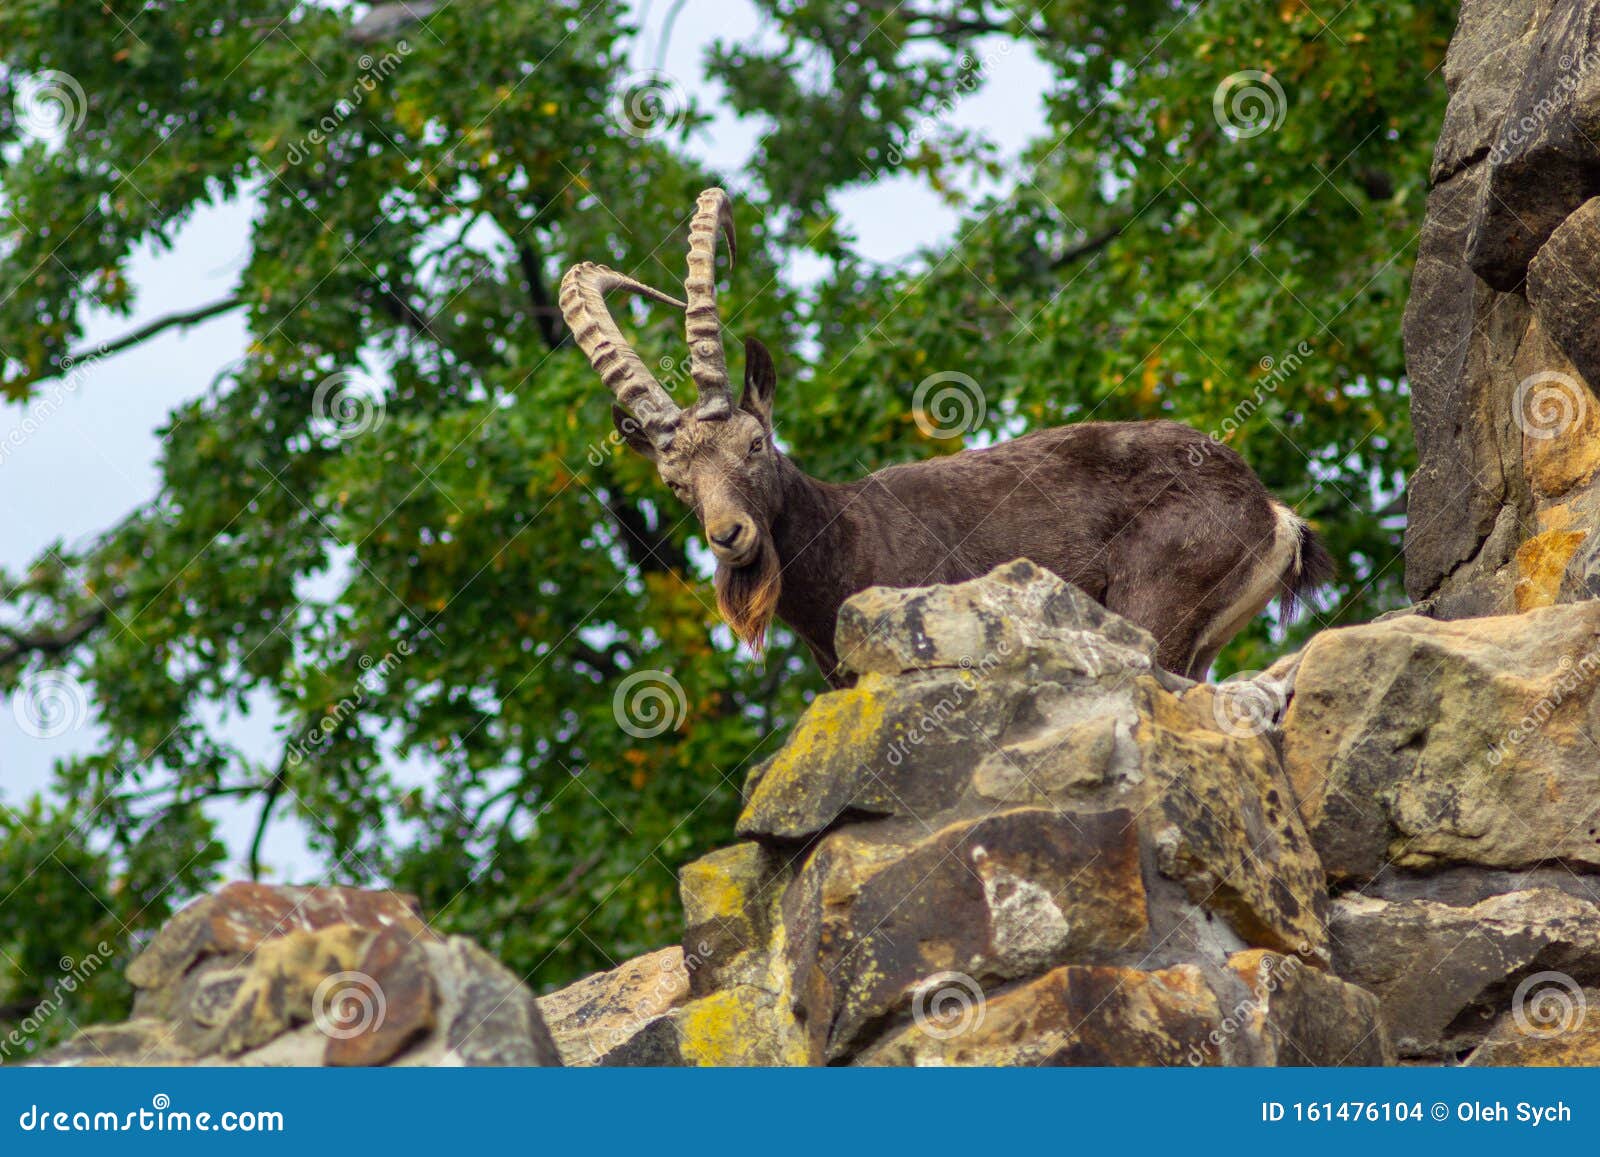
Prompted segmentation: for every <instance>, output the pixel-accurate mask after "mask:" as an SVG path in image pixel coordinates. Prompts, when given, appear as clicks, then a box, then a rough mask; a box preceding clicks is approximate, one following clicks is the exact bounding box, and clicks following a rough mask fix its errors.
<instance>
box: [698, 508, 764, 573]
mask: <svg viewBox="0 0 1600 1157" xmlns="http://www.w3.org/2000/svg"><path fill="white" fill-rule="evenodd" d="M706 541H707V542H708V543H710V545H711V553H712V554H714V555H716V557H717V561H718V562H720V563H721V564H722V565H723V566H731V567H741V566H747V565H749V564H750V563H751V562H753V561H754V560H755V557H756V554H757V552H758V551H759V549H760V547H761V532H760V531H759V530H758V529H756V524H755V520H754V519H753V518H751V517H750V516H749V515H748V514H730V515H725V516H724V517H722V518H718V519H714V520H713V521H711V522H709V523H707V524H706Z"/></svg>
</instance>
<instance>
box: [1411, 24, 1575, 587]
mask: <svg viewBox="0 0 1600 1157" xmlns="http://www.w3.org/2000/svg"><path fill="white" fill-rule="evenodd" d="M1444 73H1445V80H1446V83H1447V84H1448V86H1449V90H1450V103H1449V107H1448V111H1447V113H1446V116H1445V123H1444V128H1443V132H1442V133H1441V135H1440V137H1439V142H1438V147H1437V149H1436V150H1435V154H1434V163H1433V169H1432V185H1433V188H1432V192H1431V195H1430V197H1429V201H1428V212H1427V220H1426V224H1425V226H1424V228H1423V231H1422V238H1421V243H1420V248H1419V251H1418V255H1417V264H1416V271H1415V273H1414V275H1413V279H1412V287H1411V298H1410V304H1409V306H1408V309H1407V312H1406V326H1405V336H1406V363H1407V369H1408V376H1409V379H1410V383H1411V390H1412V405H1411V412H1412V425H1413V428H1414V430H1415V433H1416V439H1417V454H1418V469H1417V471H1416V472H1415V474H1414V475H1413V476H1412V479H1411V482H1410V487H1409V496H1408V501H1409V514H1408V520H1407V531H1406V587H1407V590H1408V591H1409V592H1410V594H1411V596H1412V598H1414V599H1417V600H1419V601H1420V600H1427V602H1428V604H1429V606H1430V607H1431V613H1432V614H1434V615H1435V616H1436V617H1440V618H1461V617H1466V616H1471V615H1485V614H1498V613H1506V612H1510V611H1515V610H1528V609H1531V608H1533V607H1539V606H1547V605H1549V604H1551V603H1554V602H1568V601H1572V600H1574V599H1578V598H1590V597H1593V596H1595V595H1596V594H1600V536H1594V535H1592V534H1591V532H1592V531H1594V530H1595V529H1596V527H1597V526H1600V485H1597V483H1596V480H1595V472H1596V468H1597V467H1600V410H1597V407H1596V399H1595V396H1594V390H1595V388H1596V387H1597V386H1600V296H1597V295H1596V293H1595V290H1594V286H1595V285H1596V283H1597V281H1600V198H1597V196H1596V195H1597V194H1600V9H1597V8H1596V6H1595V5H1594V4H1593V3H1592V0H1464V3H1463V4H1462V6H1461V19H1460V24H1459V26H1458V29H1457V32H1456V35H1455V38H1454V40H1453V41H1452V42H1451V45H1450V52H1449V56H1448V58H1447V59H1446V62H1445V67H1444Z"/></svg>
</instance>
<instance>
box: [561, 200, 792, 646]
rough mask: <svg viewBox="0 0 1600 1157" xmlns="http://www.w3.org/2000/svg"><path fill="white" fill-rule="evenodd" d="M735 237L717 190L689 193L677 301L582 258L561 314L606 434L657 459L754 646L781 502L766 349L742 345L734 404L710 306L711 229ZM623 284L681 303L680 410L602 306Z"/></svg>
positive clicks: (768, 595) (763, 625)
mask: <svg viewBox="0 0 1600 1157" xmlns="http://www.w3.org/2000/svg"><path fill="white" fill-rule="evenodd" d="M719 232H720V233H722V234H723V236H725V237H726V238H727V242H728V255H729V259H730V263H731V261H732V258H733V256H734V253H735V247H736V243H735V240H734V232H733V210H732V206H731V205H730V203H729V201H728V195H727V194H726V193H725V192H723V191H722V190H721V189H707V190H706V191H705V192H704V193H701V194H700V199H699V201H698V203H697V205H696V208H695V214H694V218H693V220H692V221H691V222H690V224H689V273H688V277H687V278H686V279H685V281H684V297H685V298H686V299H687V304H685V303H684V302H680V301H677V300H676V299H674V298H672V297H669V296H667V295H666V294H664V293H661V292H659V291H658V290H655V289H652V288H650V287H649V286H647V285H644V284H642V283H641V282H638V281H635V280H633V279H632V278H629V277H624V276H623V275H622V274H620V273H616V272H613V271H612V270H610V269H606V268H605V267H604V266H600V265H595V264H593V263H590V262H585V263H584V264H582V265H576V266H574V267H573V268H571V269H569V270H568V271H567V275H566V276H565V277H564V278H563V279H562V282H561V310H562V313H563V314H564V315H565V317H566V319H567V325H568V326H570V327H571V329H572V334H573V337H574V338H575V339H576V341H577V343H578V346H579V348H580V349H582V350H583V352H584V354H585V355H587V357H588V358H589V362H590V364H592V365H593V366H594V368H595V369H596V370H597V371H598V372H599V374H600V377H601V380H602V381H604V382H605V384H606V386H607V387H608V388H609V389H610V390H611V392H612V393H613V394H614V395H616V399H617V402H618V403H619V404H616V405H613V406H612V407H611V414H612V419H613V421H615V423H616V427H617V432H618V433H619V434H620V435H621V436H622V438H623V440H624V441H626V442H627V444H628V445H629V446H630V447H632V448H633V449H634V450H636V451H637V452H638V453H640V454H642V455H644V456H645V457H646V458H649V459H650V460H651V461H652V462H654V463H655V465H656V471H657V473H659V474H660V475H661V480H662V481H663V482H665V483H666V484H667V485H668V486H669V487H671V489H672V492H673V493H674V494H675V495H677V496H678V498H679V499H681V500H682V501H683V502H684V503H685V504H686V505H688V506H689V508H690V509H691V510H693V511H694V515H695V517H696V518H697V519H699V521H700V525H701V527H702V528H703V529H704V530H705V535H706V542H707V543H708V544H709V546H710V547H711V552H712V554H713V555H714V556H715V557H716V560H717V574H716V588H717V606H718V609H719V610H721V612H722V615H723V617H724V618H726V619H727V620H728V623H729V625H730V626H731V627H732V628H733V630H734V632H735V633H736V634H737V635H738V636H739V637H740V638H741V639H743V640H744V641H745V643H747V644H748V645H749V646H750V647H751V648H752V649H753V650H760V648H761V646H762V644H763V641H764V639H765V636H766V631H767V626H768V624H769V623H770V622H771V621H772V615H773V612H774V611H775V610H776V609H777V603H778V592H779V583H780V575H781V567H780V565H779V562H778V552H777V548H776V547H775V546H774V545H773V541H772V526H773V522H774V521H775V520H776V519H777V517H778V515H779V513H780V511H781V507H782V475H781V473H780V469H779V455H778V451H777V448H776V446H774V445H773V441H772V395H773V389H774V387H775V385H776V373H775V371H774V369H773V365H772V357H771V355H770V354H768V353H767V350H766V347H764V346H763V345H762V344H761V343H760V342H758V341H754V340H751V341H747V342H746V343H745V359H744V392H743V394H742V395H741V397H740V399H739V402H738V404H737V405H735V404H734V401H733V395H732V391H731V390H730V389H729V385H728V366H727V361H726V359H725V357H724V354H723V349H722V322H721V318H720V317H719V316H718V313H717V290H716V242H717V234H718V233H719ZM612 289H624V290H627V291H628V292H630V293H637V294H641V295H643V296H645V297H649V298H652V299H654V300H656V301H661V302H665V303H666V304H668V305H673V306H676V307H678V308H680V309H682V310H684V315H685V318H686V323H685V329H686V332H687V336H688V341H689V375H690V377H691V378H693V380H694V384H695V390H696V393H697V395H698V397H697V400H696V401H695V403H694V405H692V406H690V407H688V408H686V409H680V408H679V406H678V405H677V403H676V402H674V401H673V400H672V396H671V395H670V394H668V393H667V391H666V390H665V389H664V388H663V387H662V385H661V383H660V382H658V381H657V380H656V378H655V376H654V375H652V374H651V373H650V370H649V369H648V367H646V366H645V364H644V361H643V360H642V359H641V358H640V357H639V355H638V354H637V353H635V352H634V351H633V349H632V348H631V347H630V346H629V345H628V343H627V342H626V340H624V338H623V337H622V334H621V332H620V331H619V330H618V329H617V326H616V323H615V322H614V321H613V320H612V318H611V314H610V312H609V311H608V310H607V309H606V305H605V294H606V293H607V292H608V291H609V290H612Z"/></svg>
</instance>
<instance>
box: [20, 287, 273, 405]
mask: <svg viewBox="0 0 1600 1157" xmlns="http://www.w3.org/2000/svg"><path fill="white" fill-rule="evenodd" d="M244 304H245V301H244V299H243V298H242V297H240V296H238V295H237V294H235V295H234V296H232V297H228V298H224V299H223V300H221V301H213V302H212V303H211V304H210V305H202V306H201V307H200V308H198V309H191V310H186V311H184V312H182V313H169V314H168V315H167V316H166V317H158V318H156V320H155V321H152V322H150V323H149V324H148V325H142V326H140V327H139V328H138V329H136V330H134V331H133V332H132V333H126V334H123V335H122V336H121V337H119V338H114V339H113V340H111V341H108V342H105V343H103V344H101V345H98V346H95V347H94V348H92V349H84V350H80V351H79V352H77V353H74V354H68V355H67V356H66V357H65V358H63V359H62V360H61V361H60V362H58V363H56V365H55V366H54V367H53V368H50V369H40V370H36V371H34V372H32V373H27V374H23V375H22V376H21V377H20V378H13V379H12V380H11V381H9V382H6V383H5V386H6V389H7V390H11V391H14V390H17V389H20V388H23V387H26V386H31V385H35V384H36V383H38V382H43V381H49V380H50V379H51V378H55V377H60V376H61V375H62V374H63V373H65V372H67V370H68V369H70V368H71V366H74V365H81V364H82V363H84V362H86V361H98V360H99V359H101V358H108V357H110V356H111V355H112V354H119V353H121V352H122V351H123V350H126V349H131V348H132V347H134V346H136V345H141V344H143V343H144V342H147V341H149V340H150V339H151V338H153V337H157V336H159V335H160V334H163V333H166V332H167V330H169V329H188V328H189V327H190V326H196V325H199V324H200V323H201V322H203V321H210V320H211V319H212V318H214V317H217V316H219V315H220V314H224V313H228V312H229V311H230V310H235V309H238V308H239V307H240V306H242V305H244Z"/></svg>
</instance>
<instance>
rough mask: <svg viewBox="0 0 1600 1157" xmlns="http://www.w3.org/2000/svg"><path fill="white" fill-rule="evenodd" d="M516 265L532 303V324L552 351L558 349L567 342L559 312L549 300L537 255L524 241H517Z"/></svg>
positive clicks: (548, 292)
mask: <svg viewBox="0 0 1600 1157" xmlns="http://www.w3.org/2000/svg"><path fill="white" fill-rule="evenodd" d="M517 263H518V264H519V265H521V266H522V278H523V280H524V281H526V282H527V283H528V298H529V300H531V301H532V302H533V322H534V324H535V325H537V326H538V327H539V336H540V337H542V338H544V344H545V345H547V346H549V347H550V348H551V349H552V350H555V349H560V348H561V343H562V342H564V341H566V340H567V333H566V329H565V327H564V326H563V325H562V323H561V310H560V309H558V308H557V307H556V303H555V302H554V301H552V300H551V298H550V288H549V286H547V285H545V283H544V270H543V269H541V268H540V267H539V255H538V254H537V253H535V252H534V251H533V246H531V245H529V244H528V242H527V241H526V240H525V239H522V238H519V239H518V240H517Z"/></svg>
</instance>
